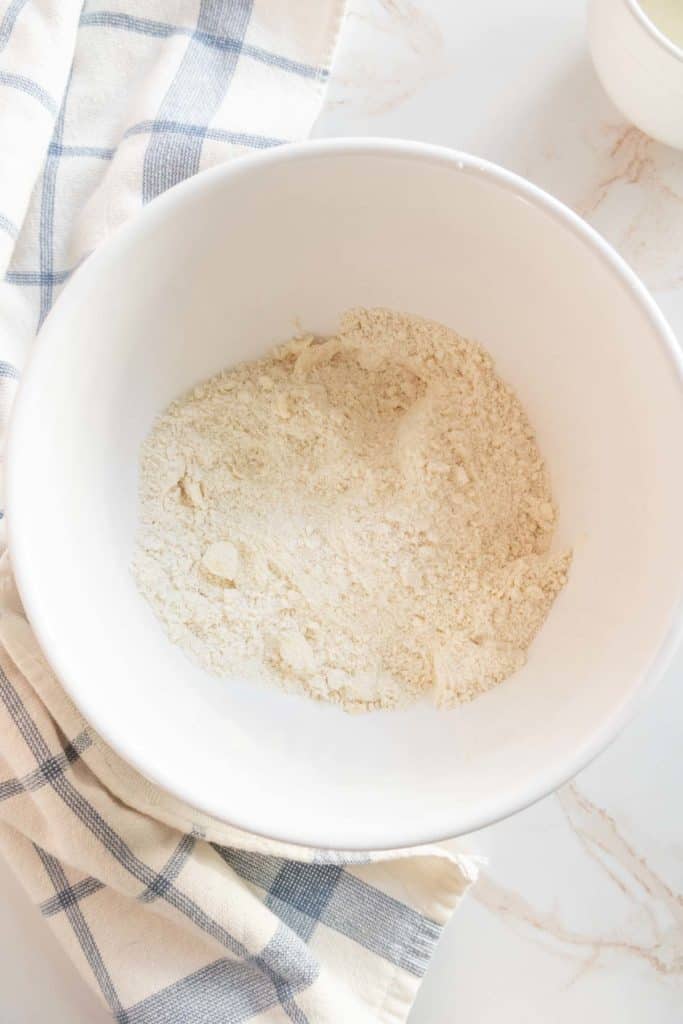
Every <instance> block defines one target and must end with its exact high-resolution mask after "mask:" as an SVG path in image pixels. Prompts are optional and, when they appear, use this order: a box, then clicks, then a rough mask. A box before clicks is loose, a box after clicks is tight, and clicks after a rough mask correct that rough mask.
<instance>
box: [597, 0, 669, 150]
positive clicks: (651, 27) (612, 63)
mask: <svg viewBox="0 0 683 1024" xmlns="http://www.w3.org/2000/svg"><path fill="white" fill-rule="evenodd" d="M588 39H589V44H590V50H591V54H592V57H593V63H594V64H595V69H596V71H597V73H598V76H599V78H600V80H601V81H602V84H603V86H604V88H605V91H606V93H607V94H608V96H609V97H610V99H611V100H612V102H613V103H614V104H615V106H616V107H618V108H619V110H620V111H621V113H622V114H623V115H624V116H625V117H626V118H627V119H628V120H629V121H632V122H633V124H635V125H636V126H637V127H638V128H640V129H641V131H644V132H645V133H646V134H647V135H651V136H652V138H653V139H658V140H659V141H660V142H664V143H666V144H667V145H669V146H674V147H676V148H677V149H683V49H681V47H680V46H678V45H677V44H676V43H675V42H673V41H672V40H671V39H669V38H668V36H666V35H664V33H663V32H662V31H660V29H659V28H658V27H657V25H656V24H655V23H654V22H653V21H652V20H651V18H650V17H649V16H648V15H647V13H646V12H645V11H644V10H643V8H642V7H641V6H640V4H639V3H638V0H590V4H589V8H588Z"/></svg>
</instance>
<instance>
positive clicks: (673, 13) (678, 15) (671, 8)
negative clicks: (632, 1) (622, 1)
mask: <svg viewBox="0 0 683 1024" xmlns="http://www.w3.org/2000/svg"><path fill="white" fill-rule="evenodd" d="M639 3H640V6H641V7H642V9H643V11H644V12H645V14H647V16H648V18H649V19H650V21H652V22H653V23H654V24H655V25H656V26H657V28H658V29H659V31H660V32H662V33H663V34H664V35H665V36H667V37H668V38H669V39H670V40H671V42H672V43H676V45H677V46H682V47H683V0H639Z"/></svg>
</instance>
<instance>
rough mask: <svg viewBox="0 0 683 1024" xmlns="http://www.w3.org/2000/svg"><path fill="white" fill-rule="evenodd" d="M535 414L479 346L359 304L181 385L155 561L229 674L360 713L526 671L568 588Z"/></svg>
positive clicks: (216, 669)
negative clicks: (317, 333) (322, 333)
mask: <svg viewBox="0 0 683 1024" xmlns="http://www.w3.org/2000/svg"><path fill="white" fill-rule="evenodd" d="M555 521H556V509H555V506H554V504H553V500H552V497H551V493H550V487H549V482H548V476H547V473H546V469H545V466H544V463H543V460H542V458H541V455H540V453H539V451H538V447H537V445H536V441H535V438H534V434H533V430H532V428H531V426H530V424H529V422H528V420H527V417H526V415H525V412H524V410H523V408H522V406H521V405H520V403H519V401H518V399H517V398H516V396H515V395H514V393H513V392H512V391H511V390H510V388H509V387H507V386H506V385H505V384H504V383H503V382H502V381H501V380H500V378H499V377H498V376H497V375H496V373H495V370H494V366H493V362H492V360H491V358H490V357H489V356H488V355H487V353H486V352H485V351H484V350H483V349H482V348H481V347H480V346H479V345H477V344H474V343H473V342H470V341H466V340H464V339H463V338H461V337H459V336H458V335H457V334H455V333H454V332H453V331H451V330H449V329H447V328H446V327H443V326H441V325H440V324H437V323H433V322H431V321H428V320H424V319H421V318H419V317H415V316H408V315H403V314H399V313H394V312H390V311H388V310H384V309H373V310H352V311H350V312H349V313H347V314H346V315H345V316H344V317H343V319H342V322H341V327H340V330H339V333H338V334H337V335H336V336H334V337H330V338H324V339H318V338H315V337H312V336H306V337H297V338H295V339H293V340H292V341H290V342H288V343H287V344H285V345H283V346H281V347H279V348H276V349H275V350H274V351H273V352H272V353H271V354H270V355H268V356H266V357H265V358H263V359H261V360H258V361H256V362H252V363H245V364H242V365H240V366H237V367H235V368H234V369H231V370H226V371H225V372H223V373H221V374H219V375H218V376H216V377H214V378H213V379H212V380H210V381H208V382H207V383H205V384H202V385H201V386H200V387H198V388H196V389H195V390H194V391H193V392H192V393H190V394H188V395H186V396H184V397H183V398H181V399H179V400H178V401H176V402H174V403H173V404H172V405H171V406H170V407H169V409H168V410H167V411H166V412H165V413H164V415H163V416H161V417H160V418H159V419H158V420H157V422H156V424H155V426H154V428H153V431H152V433H151V436H150V437H149V438H148V440H147V441H146V443H145V445H144V447H143V450H142V455H141V463H140V526H139V531H138V539H137V550H136V555H135V562H134V572H135V575H136V578H137V582H138V585H139V587H140V589H141V590H142V592H143V593H144V594H145V596H146V597H147V598H148V600H149V601H150V603H151V604H152V606H153V608H154V610H155V611H156V613H157V615H158V616H159V618H160V619H161V621H162V623H163V624H164V627H165V629H166V631H167V633H168V635H169V637H170V639H171V640H172V641H173V642H174V643H177V644H179V645H180V646H181V647H182V648H184V650H185V651H186V652H187V653H188V654H189V655H190V656H191V657H192V658H194V659H195V660H196V661H198V662H199V663H200V664H201V665H203V666H204V667H205V668H206V669H208V670H209V671H210V672H213V673H215V674H216V675H219V676H223V677H225V678H226V680H227V681H228V682H227V683H226V685H229V680H230V679H235V678H241V679H246V680H252V681H254V682H256V681H262V680H265V681H268V682H272V683H275V684H277V685H279V686H281V687H284V688H285V689H288V690H292V691H297V692H302V693H306V694H308V695H309V696H311V697H314V698H316V699H320V700H328V701H333V702H335V703H339V704H341V705H343V706H344V707H345V708H347V709H349V710H367V709H372V708H379V707H384V708H388V707H394V706H398V705H402V704H405V703H408V702H410V701H412V700H414V699H415V698H416V697H418V696H419V695H421V694H428V695H429V696H430V697H431V698H432V699H433V700H434V701H435V702H436V703H437V704H438V705H439V706H445V707H448V706H452V705H453V704H455V703H458V702H460V701H463V700H468V699H470V698H472V697H474V696H476V695H477V694H478V693H480V692H483V691H485V690H487V689H489V688H490V687H491V686H493V685H494V684H496V683H498V682H500V681H501V680H503V679H505V678H506V677H507V676H509V675H510V674H511V673H513V672H515V671H516V670H517V669H519V668H520V667H521V666H522V665H523V664H524V662H525V659H526V653H527V650H528V647H529V645H530V643H531V641H532V640H533V638H534V636H535V634H536V632H537V631H538V629H539V628H540V626H541V624H542V623H543V620H544V619H545V618H546V616H547V614H548V611H549V610H550V607H551V605H552V603H553V601H554V599H555V597H556V595H557V594H558V592H559V590H560V589H561V588H562V586H563V585H564V583H565V581H566V578H567V572H568V568H569V562H570V554H569V553H568V552H562V553H559V554H550V544H551V540H552V536H553V533H554V528H555Z"/></svg>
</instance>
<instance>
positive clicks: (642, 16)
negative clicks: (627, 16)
mask: <svg viewBox="0 0 683 1024" xmlns="http://www.w3.org/2000/svg"><path fill="white" fill-rule="evenodd" d="M626 6H627V7H628V9H629V11H630V12H631V14H632V15H633V17H634V18H635V20H636V21H637V22H638V24H639V25H640V27H641V28H643V29H645V31H646V32H647V34H648V35H649V36H650V38H651V39H653V40H654V42H655V43H657V45H658V46H659V47H660V49H664V50H666V51H667V53H668V54H669V55H670V56H671V57H675V58H676V60H677V61H678V62H679V63H681V62H683V47H681V46H679V45H678V43H676V42H674V40H673V39H671V38H670V37H669V36H668V35H667V34H666V32H664V31H662V29H661V28H660V27H659V25H658V24H657V22H656V21H655V20H654V19H653V18H652V17H651V16H650V15H649V14H648V12H647V10H646V9H645V8H644V7H643V6H642V4H641V3H640V2H639V0H626Z"/></svg>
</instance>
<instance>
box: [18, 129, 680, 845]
mask: <svg viewBox="0 0 683 1024" xmlns="http://www.w3.org/2000/svg"><path fill="white" fill-rule="evenodd" d="M357 155H363V156H378V157H387V156H389V157H391V158H394V159H408V160H418V161H421V162H424V161H426V162H428V163H432V164H437V165H440V166H443V167H446V168H449V169H451V170H452V171H453V172H455V173H459V174H466V175H472V176H475V177H479V178H483V179H485V180H487V181H489V182H492V183H494V184H497V185H498V186H499V187H502V188H504V189H505V190H507V191H508V192H511V193H512V194H513V195H515V196H517V198H518V199H519V200H520V201H523V202H526V203H529V204H530V205H532V206H534V207H535V208H537V209H540V210H541V211H543V212H545V213H546V214H548V215H549V216H550V217H552V218H553V219H554V220H555V221H556V222H558V224H559V225H560V226H562V227H563V228H565V229H568V230H569V231H570V232H571V233H572V234H573V235H574V236H575V237H576V238H577V239H578V240H579V241H580V242H581V243H582V244H583V245H584V246H585V247H586V248H587V249H588V250H589V251H592V252H593V253H595V254H596V255H597V256H598V257H599V258H600V259H601V260H602V262H603V264H604V265H605V266H606V267H607V268H608V270H609V271H610V272H611V273H612V275H613V276H614V277H615V278H616V280H617V283H618V284H620V286H621V287H622V288H624V289H625V290H626V291H627V292H628V293H629V294H630V295H631V296H632V297H633V298H634V299H635V300H636V302H637V303H638V305H639V306H640V308H641V309H642V311H643V313H644V314H645V316H646V319H647V320H648V321H649V324H650V326H651V327H652V330H653V334H654V336H655V338H656V339H657V341H658V343H659V346H660V349H661V351H662V354H663V355H664V356H665V359H666V361H667V362H668V364H669V367H670V370H671V372H672V374H673V375H674V377H675V378H676V379H677V381H678V386H679V390H680V393H681V399H682V400H683V353H682V352H681V351H680V349H679V348H678V344H677V341H676V338H675V335H674V333H673V331H672V329H671V327H670V326H669V324H668V323H667V321H666V319H665V318H664V316H663V314H662V312H661V311H660V309H659V307H658V306H657V304H656V303H655V301H654V299H653V298H652V296H651V295H650V293H649V292H648V291H647V289H646V288H645V286H644V284H643V283H642V282H641V281H640V279H639V278H638V277H637V276H636V274H635V273H634V271H633V270H632V269H631V268H630V267H629V265H628V264H627V263H626V261H625V260H624V259H623V257H621V256H620V255H619V254H618V253H617V252H616V251H615V250H614V249H613V248H612V246H611V245H610V244H609V243H608V242H607V241H606V240H605V239H604V238H603V237H602V236H601V235H600V234H598V232H597V231H596V230H595V229H594V228H592V227H591V226H590V225H589V224H587V223H586V222H585V221H584V220H582V218H580V217H579V216H578V214H576V213H574V212H573V211H572V210H571V209H570V208H569V207H567V206H565V205H564V204H563V203H562V202H560V201H559V200H558V199H555V198H554V197H553V196H551V195H549V194H548V193H546V192H544V191H543V190H542V189H540V188H539V187H538V186H536V185H534V184H532V183H531V182H529V181H527V180H526V179H524V178H522V177H520V176H519V175H517V174H515V173H513V172H511V171H508V170H506V169H504V168H502V167H500V166H498V165H496V164H494V163H491V162H489V161H487V160H484V159H482V158H480V157H477V156H473V155H470V154H467V153H463V152H459V151H457V150H452V149H450V148H447V147H444V146H435V145H431V144H427V143H423V142H413V141H404V140H396V139H385V138H381V137H377V138H375V137H369V138H335V139H321V140H313V141H306V142H301V143H292V144H288V145H285V146H282V147H277V148H273V149H270V150H266V151H263V152H259V153H257V154H250V155H247V156H244V157H240V158H239V159H236V160H235V161H233V162H232V163H227V164H222V165H219V166H217V167H214V168H211V169H208V170H206V171H202V172H200V173H199V174H197V175H195V176H194V177H192V178H190V179H188V180H186V181H184V182H181V183H180V184H178V185H176V186H174V187H173V188H171V189H170V190H169V191H168V192H166V193H164V194H163V195H162V196H160V197H158V198H157V199H155V200H154V201H153V202H152V203H150V204H149V206H147V207H146V208H145V209H144V210H143V211H142V212H141V213H139V214H138V215H137V216H136V217H133V219H132V220H131V221H129V222H128V223H127V224H125V225H123V226H122V227H121V228H119V229H118V230H117V231H115V232H114V234H113V236H112V237H111V238H110V239H108V240H107V241H105V242H104V243H103V244H102V245H101V246H100V247H99V248H98V249H97V251H96V252H95V253H94V254H93V255H92V256H91V257H90V258H89V259H88V260H87V261H86V262H85V263H84V265H83V267H82V269H79V271H78V272H77V273H76V274H75V275H74V277H73V279H72V280H70V281H69V282H68V284H67V286H66V288H65V289H64V291H63V293H62V294H61V295H60V296H59V297H58V299H57V301H56V303H55V305H54V307H53V310H52V311H51V312H50V314H49V315H48V317H47V318H46V321H45V324H44V326H43V328H42V330H41V335H44V334H46V333H49V332H50V330H51V329H52V327H53V325H54V324H56V323H57V319H58V316H59V311H60V310H61V309H62V308H63V306H65V299H64V296H65V295H66V296H67V297H68V302H70V303H73V302H74V301H78V295H79V289H81V291H82V290H83V286H84V285H87V283H88V282H89V281H90V280H91V279H94V280H96V279H97V275H98V273H99V270H100V266H102V267H103V268H105V267H106V265H107V262H108V261H109V260H110V258H111V257H115V256H116V253H117V252H118V251H120V250H123V251H125V250H126V249H127V248H128V246H130V245H131V244H135V241H136V239H137V238H138V237H139V236H144V235H145V233H147V232H148V231H149V230H150V229H153V227H154V224H155V223H156V222H157V221H158V220H161V219H162V218H165V217H167V216H168V215H172V214H173V211H174V209H175V208H176V207H177V206H178V205H179V204H183V203H184V202H185V201H186V199H188V198H189V197H190V196H192V195H193V194H194V193H198V192H200V191H201V190H202V189H204V188H206V187H207V185H209V184H210V183H212V182H215V181H218V180H221V179H223V180H224V181H225V182H226V183H227V182H228V181H230V180H231V179H233V178H235V177H238V176H239V175H242V174H250V173H251V172H252V170H253V169H258V168H259V167H262V166H267V165H268V164H276V163H295V162H297V161H300V160H308V159H311V158H321V157H323V158H329V159H338V158H340V157H341V158H343V157H347V156H357ZM55 310H56V311H57V314H56V315H55ZM46 350H47V345H46V344H44V343H43V344H41V343H37V344H35V343H34V345H33V346H32V351H31V355H30V356H29V360H28V364H27V367H26V369H25V371H24V374H23V376H22V380H21V383H20V387H19V392H18V395H17V399H16V403H15V407H14V410H13V416H12V421H11V424H10V431H9V438H8V449H7V507H8V510H9V515H8V516H7V525H8V543H9V551H10V557H11V561H12V566H13V570H14V575H15V580H16V584H17V588H18V591H19V594H20V597H21V600H22V602H23V605H24V609H25V611H26V614H27V617H28V619H29V621H30V623H31V625H32V627H33V630H34V632H35V635H36V638H37V640H38V643H39V645H40V647H41V649H42V650H43V651H44V653H45V657H46V659H47V660H48V662H49V664H50V666H51V668H52V669H53V671H54V673H55V675H56V677H57V678H58V680H59V681H60V683H61V685H62V686H63V687H64V689H65V691H66V692H67V694H68V695H69V696H70V697H71V698H72V700H73V701H74V703H75V704H76V706H77V707H78V708H79V710H80V711H81V712H82V714H83V716H84V717H85V719H86V720H87V721H88V722H89V723H90V724H91V725H92V726H93V727H94V728H95V730H96V731H97V733H98V734H99V735H100V737H101V738H102V739H103V740H104V741H105V742H106V743H107V744H108V745H109V746H110V747H111V748H112V750H113V751H115V752H116V753H117V754H118V755H119V756H120V757H122V758H123V759H124V760H125V761H126V762H127V763H128V764H129V765H131V766H132V767H133V768H135V769H136V770H137V771H139V772H140V773H141V775H143V776H144V777H145V778H146V779H148V780H149V781H151V782H152V783H154V784H155V785H158V786H159V787H160V788H161V789H163V790H164V791H165V792H166V793H168V794H171V795H172V796H174V797H176V798H177V799H180V800H182V801H183V802H184V803H186V804H189V805H190V806H191V807H194V808H196V809H197V810H199V811H201V812H204V813H206V814H208V815H210V816H212V817H214V818H216V819H217V820H219V821H221V822H224V823H226V824H228V825H230V826H232V827H235V828H238V829H241V830H244V831H246V832H250V833H252V834H255V835H258V836H261V837H264V838H268V839H274V840H276V841H281V842H285V843H292V844H295V845H302V846H306V847H315V848H320V849H337V850H349V851H351V850H355V851H359V850H368V849H376V850H386V849H394V848H397V847H406V846H413V845H420V844H425V843H432V842H437V841H441V840H444V839H448V838H451V837H453V836H457V835H463V834H466V833H469V832H474V831H476V830H477V829H480V828H483V827H485V826H487V825H491V824H493V823H495V822H497V821H500V820H502V819H504V818H506V817H508V816H510V815H512V814H515V813H517V812H518V811H520V810H523V809H524V808H525V807H528V806H529V805H531V804H533V803H535V802H536V801H537V800H540V799H541V798H543V797H545V796H547V795H548V794H549V793H551V792H553V791H554V790H555V789H557V788H558V787H559V786H560V785H562V784H563V783H565V782H566V781H568V780H569V779H571V778H572V777H573V776H574V775H576V774H577V772H579V771H580V770H581V769H583V768H584V767H585V766H586V765H587V764H589V763H590V762H591V761H592V760H593V759H594V758H595V757H596V756H597V755H598V754H599V753H601V752H602V750H604V748H605V747H606V746H607V745H608V744H609V743H610V742H611V741H612V740H614V739H615V738H616V736H617V735H618V734H619V732H621V730H622V729H623V728H624V726H625V725H626V724H627V723H628V722H629V721H630V720H631V718H632V717H633V715H634V714H635V713H636V711H637V709H638V707H639V706H640V705H641V702H642V701H643V700H644V699H645V697H646V696H647V695H648V694H649V693H650V692H651V691H652V689H653V688H654V686H655V684H656V683H657V682H658V681H659V679H660V678H661V676H662V675H663V673H664V671H665V669H666V667H667V665H668V664H669V662H670V661H671V659H672V657H673V654H674V652H675V650H676V647H677V645H678V641H679V638H680V636H681V633H682V632H683V572H682V578H681V585H680V588H679V594H678V598H677V601H676V603H675V605H674V607H673V608H672V611H671V614H670V617H669V622H668V623H667V625H666V631H665V633H664V637H663V640H662V642H661V644H660V646H659V649H658V650H657V652H656V654H655V655H654V657H653V660H652V662H651V664H650V666H649V667H648V669H646V670H645V671H644V672H643V673H642V674H641V675H640V676H639V677H638V678H637V679H634V681H633V683H632V685H631V686H630V687H629V689H628V691H627V692H626V693H625V695H624V696H623V698H622V699H621V701H620V702H619V703H618V704H617V705H616V706H615V708H614V710H613V712H612V713H611V714H610V716H609V717H608V718H607V719H606V720H605V721H604V722H602V723H601V724H600V725H599V726H598V727H597V728H596V729H594V730H593V731H592V732H591V733H590V734H588V735H587V736H586V737H585V739H584V741H583V742H582V743H581V744H580V745H579V746H578V747H577V748H576V749H575V750H574V751H573V753H572V754H570V755H568V756H563V757H561V758H558V760H557V761H556V762H555V763H554V764H552V765H549V766H548V770H547V772H544V773H542V774H540V773H539V775H538V777H537V778H535V779H534V781H533V783H527V784H525V785H519V786H517V787H515V788H513V789H512V790H509V791H506V792H505V793H504V794H502V796H501V795H496V796H495V797H494V798H491V799H489V800H487V801H483V802H482V803H481V804H480V805H478V806H477V808H476V809H473V810H470V811H469V812H468V813H466V814H463V813H462V812H461V811H459V809H458V808H457V807H449V806H444V811H443V815H442V816H441V817H440V824H439V826H438V828H435V827H434V825H431V826H429V825H428V826H427V827H426V828H425V826H424V824H422V823H421V822H420V821H413V820H411V821H409V822H405V823H402V822H398V823H393V824H392V823H387V824H386V825H385V826H382V828H381V833H382V834H381V837H380V838H379V839H378V835H377V828H375V829H373V830H372V832H370V830H369V829H368V827H367V826H365V825H364V824H363V823H362V822H361V823H356V822H351V823H349V822H348V821H342V822H340V823H338V824H337V826H336V829H335V834H334V835H332V836H330V835H329V834H328V835H321V834H320V833H319V832H318V831H317V828H316V824H315V823H313V824H310V823H304V824H303V825H302V824H301V823H299V822H296V821H293V822H292V824H291V827H290V825H289V824H288V826H287V829H286V831H282V830H280V829H275V830H274V831H273V830H270V829H269V828H268V823H267V822H264V821H263V819H262V817H261V816H260V814H259V811H258V808H256V809H255V812H254V813H253V814H252V811H251V809H250V811H249V813H247V814H244V813H242V814H239V813H238V814H237V815H234V816H233V814H232V813H231V812H230V811H229V809H226V807H223V806H218V805H217V802H216V801H214V800H212V799H211V798H208V799H205V798H204V797H203V795H202V793H201V792H199V793H198V792H195V791H193V786H192V782H191V780H190V781H189V782H188V779H187V777H185V778H184V777H183V772H182V768H179V769H178V770H177V773H176V776H175V777H174V776H173V774H172V772H168V771H166V772H164V771H162V770H160V769H159V768H158V766H157V765H156V764H155V763H154V757H153V754H152V755H151V756H150V755H149V754H148V751H147V746H146V745H145V744H142V743H140V744H138V745H137V746H135V747H134V748H132V747H131V745H130V743H129V742H127V740H128V737H126V736H124V735H120V734H118V733H112V731H111V729H110V728H109V724H108V722H107V721H106V718H104V717H103V715H101V714H100V713H99V711H98V706H97V698H96V694H97V688H96V687H90V686H88V685H87V681H86V683H85V685H84V684H83V680H82V679H81V678H80V677H79V672H78V657H77V655H74V654H73V653H71V652H67V651H65V650H64V648H63V645H62V646H61V647H60V644H59V638H58V637H57V635H56V633H55V632H54V631H53V629H52V627H51V624H50V620H51V612H50V608H49V607H46V606H44V605H43V601H42V598H41V588H40V585H39V582H38V580H37V579H36V578H35V577H34V575H33V571H34V570H33V566H32V559H31V557H30V549H31V543H30V536H29V533H30V531H25V530H23V529H22V526H21V518H22V517H21V507H22V502H25V503H27V505H28V502H29V501H30V478H31V471H30V467H27V466H26V465H24V464H23V461H22V459H21V448H22V435H23V433H24V432H25V431H28V430H30V424H31V421H30V415H29V414H30V413H31V412H32V409H33V408H35V403H34V402H33V400H32V395H31V392H32V390H33V381H34V380H38V381H39V382H40V377H41V366H42V364H43V362H44V361H45V359H46V355H45V353H46ZM15 511H16V514H15Z"/></svg>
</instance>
